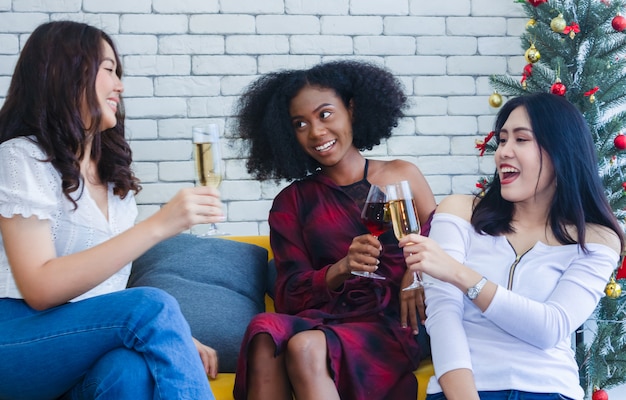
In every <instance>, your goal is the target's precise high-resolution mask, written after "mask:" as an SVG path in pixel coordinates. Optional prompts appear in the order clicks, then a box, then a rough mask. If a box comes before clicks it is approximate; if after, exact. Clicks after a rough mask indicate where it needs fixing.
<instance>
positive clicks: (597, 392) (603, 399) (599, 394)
mask: <svg viewBox="0 0 626 400" xmlns="http://www.w3.org/2000/svg"><path fill="white" fill-rule="evenodd" d="M591 400H609V394H608V393H607V392H606V391H604V390H602V389H598V388H593V394H592V395H591Z"/></svg>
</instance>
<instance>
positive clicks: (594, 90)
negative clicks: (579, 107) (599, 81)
mask: <svg viewBox="0 0 626 400" xmlns="http://www.w3.org/2000/svg"><path fill="white" fill-rule="evenodd" d="M599 89H600V88H599V87H597V86H596V87H594V88H593V89H591V90H588V91H586V92H585V96H591V95H592V94H595V93H596V92H597V91H598V90H599Z"/></svg>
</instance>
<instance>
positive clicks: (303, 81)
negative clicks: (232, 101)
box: [237, 60, 407, 181]
mask: <svg viewBox="0 0 626 400" xmlns="http://www.w3.org/2000/svg"><path fill="white" fill-rule="evenodd" d="M305 86H317V87H321V88H325V89H332V90H334V91H335V93H336V94H337V96H338V97H339V98H341V99H342V101H343V103H344V105H345V106H346V108H348V107H349V104H350V102H351V101H352V111H353V114H352V117H353V118H352V120H353V122H352V134H353V143H354V146H355V147H356V148H357V149H359V150H360V151H363V150H366V149H367V150H371V149H372V148H373V147H374V146H376V145H378V144H380V142H381V140H382V139H383V138H388V137H389V136H391V130H392V129H393V128H394V127H396V126H397V125H398V119H399V118H400V117H402V116H403V112H402V111H403V109H404V108H405V107H406V102H407V97H406V95H405V93H404V91H403V90H402V85H401V83H400V81H399V80H398V79H397V78H396V77H395V76H393V75H392V74H391V72H389V71H388V70H386V69H384V68H382V67H380V66H377V65H374V64H371V63H368V62H363V61H352V60H350V61H345V60H344V61H332V62H327V63H322V64H318V65H316V66H314V67H312V68H310V69H308V70H283V71H278V72H271V73H268V74H266V75H263V76H261V77H260V78H259V79H257V80H256V81H254V82H253V83H251V84H250V86H248V87H247V89H246V90H245V92H244V93H243V95H242V96H241V97H240V98H239V101H238V103H237V116H238V126H237V128H238V132H239V136H240V137H241V138H242V139H244V141H245V142H247V145H248V148H247V151H248V153H249V154H248V161H247V168H248V172H249V173H251V174H252V175H253V176H255V178H256V179H259V180H262V181H263V180H268V179H274V180H276V181H279V180H281V179H285V180H287V181H291V180H294V179H301V178H303V177H305V176H307V175H308V174H310V173H312V172H314V171H315V170H316V169H317V168H318V166H319V165H318V163H317V162H316V161H315V160H314V159H313V158H311V157H310V156H309V155H307V154H306V153H305V152H304V150H302V148H301V146H300V144H299V143H298V142H297V140H296V136H295V131H294V128H293V126H292V124H291V116H290V115H289V105H290V102H291V99H293V98H294V97H295V96H296V95H297V93H298V92H299V91H300V90H301V89H302V88H303V87H305Z"/></svg>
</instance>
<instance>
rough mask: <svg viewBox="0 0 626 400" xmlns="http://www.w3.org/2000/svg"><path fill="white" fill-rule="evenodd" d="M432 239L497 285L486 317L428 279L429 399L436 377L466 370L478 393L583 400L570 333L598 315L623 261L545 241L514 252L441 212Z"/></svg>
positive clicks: (598, 248) (500, 239)
mask: <svg viewBox="0 0 626 400" xmlns="http://www.w3.org/2000/svg"><path fill="white" fill-rule="evenodd" d="M429 236H430V237H431V238H433V239H434V240H435V241H437V242H438V243H439V244H440V245H441V247H442V248H443V249H444V250H445V251H447V252H448V254H450V255H451V256H452V257H454V258H455V259H456V260H458V261H459V262H461V263H463V264H465V265H466V266H468V267H469V268H472V269H474V270H476V271H478V272H479V273H481V274H482V275H484V276H485V277H486V278H487V279H489V280H490V281H491V282H494V283H496V284H497V285H498V288H497V291H496V294H495V297H494V298H493V301H492V302H491V304H490V306H489V308H487V310H485V312H484V313H482V312H481V311H480V309H479V308H478V307H477V306H476V305H474V303H472V302H471V301H470V300H469V299H468V298H467V296H465V294H464V293H462V292H461V291H460V290H459V289H458V288H456V287H455V286H453V285H451V284H449V283H444V282H442V281H438V280H436V279H434V278H432V277H430V276H426V275H425V276H424V280H425V281H431V282H434V285H429V286H426V287H425V290H426V313H427V318H426V328H427V331H428V333H429V334H430V340H431V346H432V356H433V364H434V367H435V376H434V377H431V379H430V382H429V384H428V393H438V392H441V391H442V389H441V386H440V385H439V383H438V381H437V380H438V378H439V377H441V375H443V374H444V373H446V372H448V371H451V370H454V369H458V368H468V369H471V370H472V371H473V373H474V379H475V382H476V386H477V388H478V390H479V391H482V390H509V389H514V390H522V391H528V392H538V393H561V394H562V395H564V396H567V397H571V398H572V399H582V398H583V390H582V388H581V387H580V384H579V377H578V366H577V364H576V361H575V359H574V352H573V350H572V345H571V336H572V333H573V332H574V331H575V330H576V329H577V328H578V327H579V326H580V325H581V324H582V323H583V322H585V320H586V319H587V318H588V317H589V316H590V315H591V314H592V312H593V310H594V309H595V307H596V305H597V303H598V301H599V300H600V298H601V297H602V296H603V294H604V288H605V286H606V283H607V281H608V279H609V277H610V275H611V273H612V271H613V270H614V268H615V267H616V265H617V262H618V259H619V255H618V254H617V253H615V251H614V250H612V249H611V248H609V247H607V246H604V245H600V244H594V243H589V244H587V248H588V250H589V251H590V253H589V254H585V253H583V252H582V250H581V249H580V248H579V246H578V245H563V246H549V245H546V244H544V243H541V242H537V244H536V245H535V246H534V247H533V248H532V249H530V250H529V251H528V252H526V253H525V254H524V255H522V256H521V257H520V258H519V261H518V262H517V263H516V254H515V251H514V249H513V247H512V246H511V245H510V244H509V242H508V241H507V239H506V237H505V236H495V237H494V236H489V235H479V234H477V233H476V231H475V230H474V228H473V227H472V225H471V224H470V223H469V222H468V221H466V220H464V219H462V218H459V217H457V216H454V215H451V214H444V213H440V214H435V216H434V218H433V221H432V226H431V230H430V235H429Z"/></svg>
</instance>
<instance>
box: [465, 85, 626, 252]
mask: <svg viewBox="0 0 626 400" xmlns="http://www.w3.org/2000/svg"><path fill="white" fill-rule="evenodd" d="M518 107H524V108H525V109H526V112H527V113H528V116H529V118H530V122H531V127H532V130H533V132H534V135H535V139H536V141H537V144H538V146H539V147H540V148H541V149H543V150H545V152H546V153H547V155H548V157H550V160H551V161H552V164H553V165H554V173H555V176H556V182H557V185H556V192H555V195H554V198H553V199H552V203H551V205H550V211H549V217H548V218H549V225H550V228H551V229H552V231H553V232H554V235H555V237H556V239H557V240H558V241H559V243H561V244H575V243H578V244H579V245H580V246H581V248H582V249H583V250H584V251H587V249H586V247H585V231H586V228H585V224H586V223H594V224H598V225H602V226H605V227H607V228H609V229H611V230H613V231H614V232H615V233H616V234H617V235H618V236H619V238H620V241H621V243H622V248H623V247H624V239H623V236H624V234H623V232H622V229H621V228H620V226H619V224H618V222H617V219H616V218H615V215H614V214H613V211H612V210H611V206H610V205H609V203H608V201H607V198H606V194H605V191H604V187H603V185H602V181H601V180H600V177H599V175H598V162H597V156H596V151H595V146H594V144H593V139H592V136H591V132H590V131H589V127H588V125H587V123H586V121H585V119H584V117H583V115H582V114H581V113H580V112H579V111H578V109H577V108H576V107H575V106H574V105H573V104H571V103H570V102H569V101H567V100H566V99H565V98H563V97H561V96H556V95H553V94H549V93H534V94H529V95H525V96H520V97H516V98H513V99H511V100H509V101H507V102H506V104H505V105H504V106H503V107H502V109H501V110H500V112H499V113H498V115H497V117H496V121H495V128H494V130H495V133H496V139H497V140H499V133H500V130H501V129H502V126H503V125H504V123H505V122H506V120H507V119H508V118H509V115H510V114H511V112H512V111H513V110H515V109H516V108H518ZM541 164H542V165H543V160H541ZM500 189H501V185H500V179H499V176H498V173H497V172H496V173H495V174H494V176H493V180H492V182H491V183H490V184H489V186H488V188H487V190H486V192H485V194H484V197H482V198H481V199H480V200H479V201H478V202H477V205H476V207H475V209H474V212H473V214H472V219H471V222H472V225H473V226H474V229H475V230H476V231H477V232H479V233H480V232H484V233H487V234H490V235H500V234H503V233H508V232H512V231H513V227H512V226H511V220H512V218H513V206H514V205H513V203H511V202H509V201H507V200H505V199H503V198H502V196H501V194H500ZM567 225H574V226H575V227H576V230H577V237H576V238H573V237H571V235H570V234H569V231H568V230H567Z"/></svg>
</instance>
